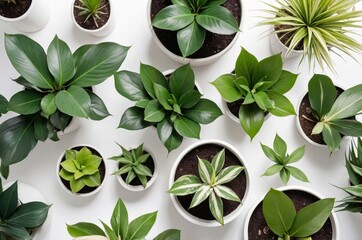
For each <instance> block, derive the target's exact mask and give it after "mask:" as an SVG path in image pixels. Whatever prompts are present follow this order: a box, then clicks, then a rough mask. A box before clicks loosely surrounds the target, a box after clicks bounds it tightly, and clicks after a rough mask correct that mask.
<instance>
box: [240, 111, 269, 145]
mask: <svg viewBox="0 0 362 240" xmlns="http://www.w3.org/2000/svg"><path fill="white" fill-rule="evenodd" d="M239 120H240V124H241V127H242V128H243V129H244V131H245V132H246V134H248V135H249V137H250V139H251V140H253V138H254V137H255V135H256V134H257V133H258V132H259V130H260V128H261V127H262V126H263V123H264V111H263V110H262V109H260V108H259V107H258V106H257V105H256V104H249V105H241V107H240V109H239Z"/></svg>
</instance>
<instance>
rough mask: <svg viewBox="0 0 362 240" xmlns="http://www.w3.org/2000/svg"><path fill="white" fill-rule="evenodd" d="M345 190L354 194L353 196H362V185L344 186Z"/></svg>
mask: <svg viewBox="0 0 362 240" xmlns="http://www.w3.org/2000/svg"><path fill="white" fill-rule="evenodd" d="M343 190H345V191H346V192H347V193H349V194H351V195H353V196H357V197H362V185H361V184H360V185H356V186H350V187H345V188H343Z"/></svg>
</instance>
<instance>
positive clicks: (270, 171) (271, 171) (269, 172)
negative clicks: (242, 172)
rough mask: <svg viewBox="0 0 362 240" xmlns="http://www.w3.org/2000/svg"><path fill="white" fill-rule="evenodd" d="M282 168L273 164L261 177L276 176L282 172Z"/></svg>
mask: <svg viewBox="0 0 362 240" xmlns="http://www.w3.org/2000/svg"><path fill="white" fill-rule="evenodd" d="M282 168H283V166H282V165H279V164H274V165H273V166H271V167H269V168H268V169H267V170H266V171H265V173H263V175H262V176H272V175H274V174H277V173H278V172H280V171H281V170H282Z"/></svg>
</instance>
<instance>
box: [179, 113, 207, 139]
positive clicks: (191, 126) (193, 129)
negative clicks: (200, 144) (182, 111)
mask: <svg viewBox="0 0 362 240" xmlns="http://www.w3.org/2000/svg"><path fill="white" fill-rule="evenodd" d="M174 127H175V130H176V131H177V132H178V133H179V134H180V135H181V136H183V137H189V138H197V139H199V138H200V130H201V127H200V124H198V123H197V122H195V121H193V120H191V119H189V118H187V117H182V116H178V118H176V120H175V122H174Z"/></svg>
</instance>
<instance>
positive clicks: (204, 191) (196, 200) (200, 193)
mask: <svg viewBox="0 0 362 240" xmlns="http://www.w3.org/2000/svg"><path fill="white" fill-rule="evenodd" d="M212 191H213V189H212V188H211V187H210V185H202V186H201V187H199V188H198V189H197V191H196V192H195V194H194V196H193V197H192V201H191V204H190V207H189V208H193V207H196V206H197V205H199V204H200V203H202V202H203V201H205V199H207V198H208V197H209V196H210V194H211V193H212Z"/></svg>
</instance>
